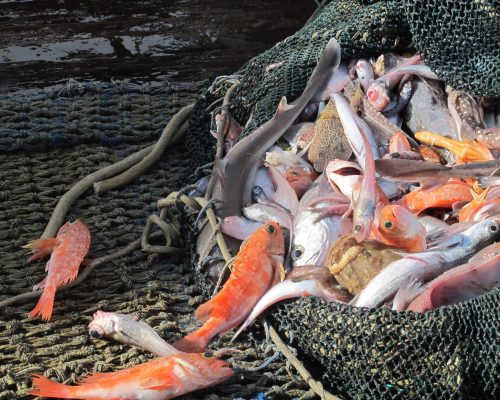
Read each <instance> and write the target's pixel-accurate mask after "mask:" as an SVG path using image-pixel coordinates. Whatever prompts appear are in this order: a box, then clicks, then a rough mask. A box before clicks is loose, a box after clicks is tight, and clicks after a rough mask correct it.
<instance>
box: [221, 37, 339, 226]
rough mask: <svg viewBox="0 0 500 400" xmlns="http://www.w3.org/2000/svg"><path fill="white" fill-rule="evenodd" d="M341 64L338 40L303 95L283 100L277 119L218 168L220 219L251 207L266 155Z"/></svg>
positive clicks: (234, 150) (236, 147)
mask: <svg viewBox="0 0 500 400" xmlns="http://www.w3.org/2000/svg"><path fill="white" fill-rule="evenodd" d="M339 63H340V46H339V44H338V42H337V41H336V40H335V39H331V40H330V41H329V42H328V44H327V45H326V47H325V50H324V52H323V54H322V56H321V58H320V60H319V62H318V64H317V66H316V68H315V69H314V71H313V73H312V75H311V77H310V78H309V80H308V82H307V85H306V87H305V89H304V91H303V92H302V95H300V96H299V97H298V98H297V99H296V100H295V101H294V102H292V103H290V104H287V102H286V99H284V98H283V99H282V101H281V103H280V106H279V108H278V111H277V113H276V114H275V116H274V117H273V118H271V120H269V121H268V122H266V123H265V124H263V125H262V126H260V127H259V128H257V129H256V131H255V132H253V133H251V134H249V135H248V136H246V137H245V138H243V139H242V140H240V141H239V142H238V143H236V144H235V145H234V147H233V148H232V149H231V151H230V152H229V153H228V155H227V157H226V158H225V159H224V160H223V161H222V162H221V163H220V165H219V166H218V167H217V174H218V176H219V178H218V180H217V184H216V185H215V187H214V193H213V197H214V198H215V199H217V200H219V201H218V202H217V204H216V212H217V215H218V216H219V217H220V218H224V217H228V216H231V215H241V212H242V208H243V206H244V205H245V204H249V203H250V199H251V188H252V186H253V184H254V181H255V174H256V172H257V169H258V167H259V166H260V164H261V162H262V161H261V160H262V158H263V157H264V154H265V152H266V151H267V150H268V149H269V148H270V147H271V146H272V145H273V144H274V143H275V142H276V141H277V140H278V139H279V138H280V137H281V136H282V135H283V134H284V133H285V132H286V131H287V129H288V128H289V127H290V126H291V125H292V124H293V122H294V121H295V120H296V119H297V117H298V116H299V114H300V113H301V112H302V110H303V109H304V108H305V107H306V105H307V104H308V103H309V102H310V100H311V99H312V97H313V96H314V95H315V94H316V93H318V91H319V89H320V88H321V87H322V86H323V85H324V84H325V82H326V81H327V80H328V79H329V78H330V76H331V75H332V74H333V73H334V72H335V69H336V68H337V67H338V65H339Z"/></svg>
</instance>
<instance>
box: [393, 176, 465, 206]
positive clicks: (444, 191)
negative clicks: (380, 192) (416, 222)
mask: <svg viewBox="0 0 500 400" xmlns="http://www.w3.org/2000/svg"><path fill="white" fill-rule="evenodd" d="M471 189H472V187H471V186H470V185H468V184H466V183H464V182H461V181H458V180H449V181H448V182H447V183H445V184H444V185H440V186H432V187H429V188H422V189H417V190H415V191H413V192H410V193H408V194H407V195H406V196H404V197H402V198H401V199H400V200H398V201H397V202H396V203H395V204H398V205H400V206H403V207H406V208H407V209H408V210H410V211H411V212H413V213H415V214H420V213H421V212H422V211H424V210H427V209H428V208H435V207H437V208H451V207H452V205H453V204H454V203H457V202H459V201H471V200H472V193H471Z"/></svg>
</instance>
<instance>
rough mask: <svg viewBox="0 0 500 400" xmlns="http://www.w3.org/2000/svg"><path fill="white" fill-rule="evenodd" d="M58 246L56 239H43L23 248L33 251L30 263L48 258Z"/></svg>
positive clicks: (29, 243)
mask: <svg viewBox="0 0 500 400" xmlns="http://www.w3.org/2000/svg"><path fill="white" fill-rule="evenodd" d="M58 244H59V241H58V240H57V239H56V238H42V239H36V240H32V241H31V242H28V244H26V245H24V246H22V247H23V249H30V250H31V253H32V256H31V257H30V258H29V259H28V262H32V261H35V260H39V259H41V258H44V257H46V256H48V255H49V254H50V253H52V250H54V249H55V247H56V246H57V245H58Z"/></svg>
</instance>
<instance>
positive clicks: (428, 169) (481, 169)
mask: <svg viewBox="0 0 500 400" xmlns="http://www.w3.org/2000/svg"><path fill="white" fill-rule="evenodd" d="M375 168H376V170H377V172H378V173H379V174H381V175H383V176H384V177H386V178H390V179H398V180H401V181H407V182H420V181H423V180H425V179H426V178H434V179H435V178H476V179H479V178H485V177H499V176H500V160H493V161H481V162H471V163H467V164H460V165H454V166H453V167H449V166H445V165H441V164H436V163H431V162H425V161H413V160H398V159H385V160H376V161H375Z"/></svg>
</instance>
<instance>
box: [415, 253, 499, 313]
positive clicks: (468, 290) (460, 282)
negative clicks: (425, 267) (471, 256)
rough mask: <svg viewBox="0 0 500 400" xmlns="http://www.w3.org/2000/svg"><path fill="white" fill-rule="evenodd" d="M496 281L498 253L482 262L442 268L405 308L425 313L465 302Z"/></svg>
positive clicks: (489, 288)
mask: <svg viewBox="0 0 500 400" xmlns="http://www.w3.org/2000/svg"><path fill="white" fill-rule="evenodd" d="M499 282H500V255H499V254H497V255H496V256H493V257H491V258H489V259H487V260H484V261H482V262H479V263H477V262H469V263H467V264H464V265H461V266H459V267H455V268H452V269H450V270H449V271H446V272H445V273H443V274H442V275H440V276H439V277H437V278H436V279H434V280H433V281H432V282H429V284H428V285H427V286H426V288H425V290H424V291H423V292H422V294H420V295H419V296H418V297H417V298H416V299H415V300H413V302H412V303H411V304H410V305H409V306H408V311H414V312H425V311H428V310H433V309H435V308H438V307H441V306H445V305H450V304H455V303H459V302H461V301H466V300H469V299H472V298H474V297H477V296H479V295H481V294H484V293H486V292H488V291H490V290H491V289H493V288H494V287H495V286H496V285H498V283H499Z"/></svg>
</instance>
